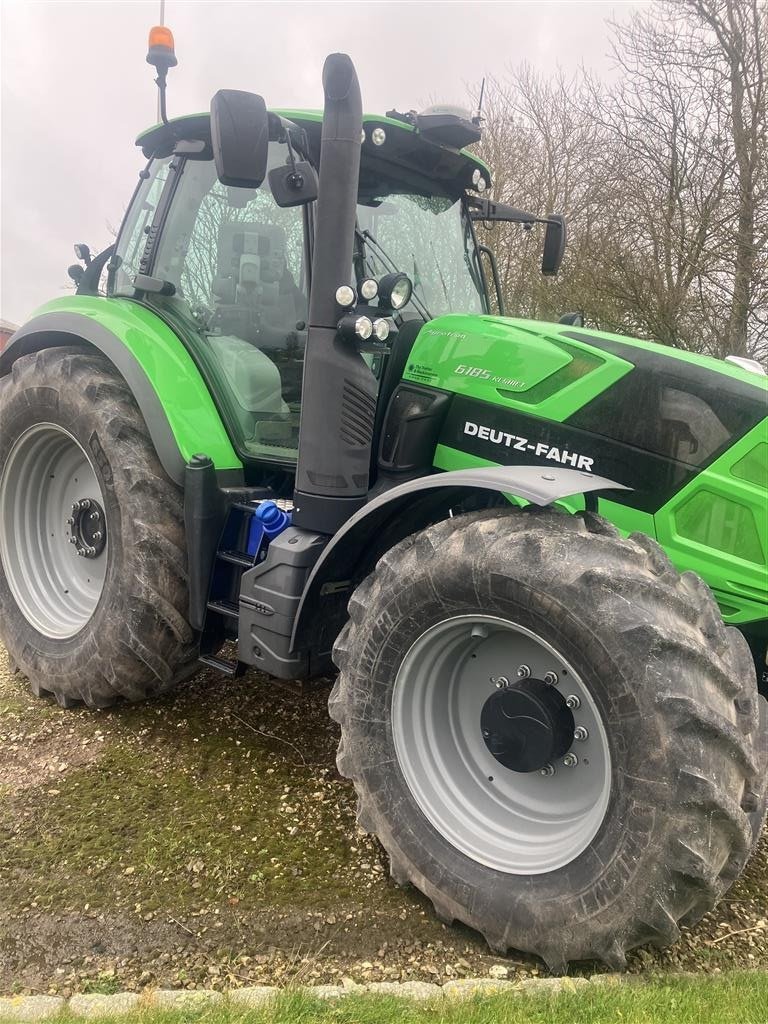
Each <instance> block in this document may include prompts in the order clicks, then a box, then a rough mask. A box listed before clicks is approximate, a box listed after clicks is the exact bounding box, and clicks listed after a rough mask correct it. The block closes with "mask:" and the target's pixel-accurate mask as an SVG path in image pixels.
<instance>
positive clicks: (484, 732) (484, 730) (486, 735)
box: [483, 729, 491, 740]
mask: <svg viewBox="0 0 768 1024" xmlns="http://www.w3.org/2000/svg"><path fill="white" fill-rule="evenodd" d="M490 735H491V734H490V733H489V732H488V730H487V729H483V738H484V739H486V740H487V739H488V737H489V736H490Z"/></svg>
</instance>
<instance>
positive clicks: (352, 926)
mask: <svg viewBox="0 0 768 1024" xmlns="http://www.w3.org/2000/svg"><path fill="white" fill-rule="evenodd" d="M328 685H329V684H327V685H322V686H319V687H318V688H316V689H313V690H312V691H309V692H301V691H300V690H298V689H296V690H292V689H290V688H285V687H277V686H276V685H275V684H274V683H273V682H270V681H269V680H267V679H265V678H264V677H262V676H259V675H258V674H255V673H252V674H249V675H248V676H246V677H244V678H243V679H240V680H237V681H236V682H227V681H223V680H222V679H220V678H219V677H217V676H216V675H214V674H207V673H206V674H203V675H202V676H200V677H199V678H198V679H197V680H196V681H195V682H194V683H193V684H192V685H190V686H188V687H187V688H185V689H184V690H182V691H181V692H179V693H178V694H176V695H172V696H169V697H166V698H164V699H162V700H159V701H155V702H152V703H148V704H145V705H141V706H133V707H131V706H124V707H122V708H119V709H116V710H113V711H101V712H95V711H86V710H77V711H62V710H60V709H59V708H57V707H56V706H55V705H51V704H47V703H45V702H41V701H38V700H36V699H35V698H33V697H31V696H30V695H29V694H28V693H27V691H26V689H25V685H24V681H23V679H22V678H21V677H20V676H13V677H12V676H11V675H10V673H9V670H8V665H7V660H6V658H5V654H4V652H2V650H1V649H0V743H2V744H3V746H2V757H0V763H1V764H2V768H1V769H0V770H2V772H3V773H4V774H3V776H2V782H1V783H0V864H2V865H3V869H2V871H0V991H11V990H16V991H34V992H40V991H53V992H59V993H68V992H74V991H82V990H94V989H95V990H99V989H104V990H106V991H109V990H111V989H112V988H114V987H121V988H139V987H141V986H143V985H147V984H162V985H166V986H178V985H182V986H188V987H197V986H211V985H213V986H223V985H232V984H254V983H275V982H277V983H280V982H284V981H287V980H289V979H290V980H298V981H306V982H338V981H339V979H340V978H341V977H343V976H349V977H352V978H354V979H355V980H356V981H370V980H408V979H418V980H431V981H438V982H439V981H444V980H447V979H449V978H456V977H462V976H465V975H477V974H485V973H487V971H488V969H489V968H490V967H491V966H492V965H494V964H498V963H500V962H503V963H504V964H505V965H506V966H507V967H508V968H509V972H510V976H520V977H522V976H528V975H532V974H534V975H535V974H537V973H539V971H540V970H541V973H545V971H544V968H543V967H540V966H539V965H538V962H537V961H535V960H534V959H532V958H529V957H526V956H524V955H519V956H513V957H510V958H507V959H503V960H502V959H501V958H499V957H497V956H494V955H492V954H490V953H489V951H488V950H487V948H486V947H485V945H484V944H483V942H482V940H480V938H479V937H478V936H477V935H476V934H475V933H473V932H471V931H469V930H468V929H465V928H463V927H453V928H446V927H445V926H444V925H442V924H440V923H439V922H438V921H437V920H436V919H435V917H434V915H433V914H432V912H431V907H430V905H428V904H427V902H426V901H425V900H424V899H422V897H421V896H420V895H419V894H418V893H417V892H415V891H414V890H413V889H399V888H397V887H396V886H395V885H394V884H393V883H392V882H391V881H390V879H389V877H388V870H387V865H386V863H385V861H384V858H383V855H382V854H381V851H380V848H379V846H378V844H377V843H376V842H375V841H374V840H372V839H371V838H370V837H368V836H365V835H364V834H363V833H361V832H360V831H359V829H358V828H357V826H356V824H355V813H354V812H355V795H354V791H353V789H352V787H351V785H350V784H349V783H348V782H347V781H346V780H343V779H341V778H340V777H339V776H338V774H337V773H336V770H335V764H334V757H335V750H336V744H337V741H338V733H337V728H336V726H335V725H334V723H333V722H332V721H331V720H330V719H329V718H328V715H327V710H326V702H327V696H328ZM62 766H63V767H62ZM767 903H768V843H766V842H763V844H762V847H761V849H760V851H759V853H758V855H757V856H756V857H755V858H754V859H753V861H752V863H751V864H750V867H749V870H748V871H747V873H746V875H745V876H744V878H743V879H741V880H740V881H739V883H738V884H737V885H736V886H734V888H733V889H732V890H731V891H730V893H729V894H728V898H727V900H726V901H725V902H724V903H722V904H721V905H720V907H719V908H718V909H717V910H716V911H715V913H714V914H713V915H710V917H709V918H708V919H707V920H705V921H704V922H702V924H700V925H699V926H698V927H697V928H696V929H695V930H694V931H692V932H685V933H684V935H683V939H682V941H681V942H680V943H679V944H678V945H677V946H675V947H673V948H671V949H669V950H667V951H662V952H658V951H653V950H640V951H638V952H636V953H633V954H632V955H631V957H630V969H632V970H635V971H641V970H645V969H647V968H649V967H653V968H658V967H665V968H671V969H689V970H690V969H701V968H705V969H707V970H718V969H721V968H726V967H735V966H746V967H768V925H767V924H766V920H765V918H766V904H767ZM585 969H587V967H586V965H585Z"/></svg>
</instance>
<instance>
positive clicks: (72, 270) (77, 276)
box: [67, 263, 85, 288]
mask: <svg viewBox="0 0 768 1024" xmlns="http://www.w3.org/2000/svg"><path fill="white" fill-rule="evenodd" d="M67 274H69V276H70V278H71V279H72V280H73V281H74V282H75V287H76V288H79V287H80V282H81V281H82V280H83V277H84V276H85V271H84V270H83V268H82V267H81V266H80V264H79V263H73V264H72V266H70V267H67Z"/></svg>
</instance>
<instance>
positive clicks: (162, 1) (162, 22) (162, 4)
mask: <svg viewBox="0 0 768 1024" xmlns="http://www.w3.org/2000/svg"><path fill="white" fill-rule="evenodd" d="M158 25H165V0H160V21H159V22H158ZM160 118H161V111H160V90H159V89H158V91H157V123H158V124H160Z"/></svg>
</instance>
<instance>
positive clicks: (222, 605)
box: [208, 601, 240, 619]
mask: <svg viewBox="0 0 768 1024" xmlns="http://www.w3.org/2000/svg"><path fill="white" fill-rule="evenodd" d="M208 608H209V610H210V611H212V612H218V613H219V615H228V616H229V618H230V619H239V618H240V611H239V609H238V607H237V605H236V604H235V602H234V601H209V602H208Z"/></svg>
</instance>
